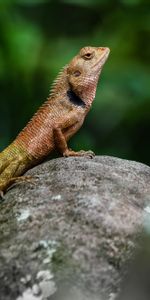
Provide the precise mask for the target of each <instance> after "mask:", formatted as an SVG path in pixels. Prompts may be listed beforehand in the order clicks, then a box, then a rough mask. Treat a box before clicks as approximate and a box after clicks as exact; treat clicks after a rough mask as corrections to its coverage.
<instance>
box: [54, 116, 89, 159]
mask: <svg viewBox="0 0 150 300" xmlns="http://www.w3.org/2000/svg"><path fill="white" fill-rule="evenodd" d="M67 121H68V122H66V124H63V128H62V126H61V124H59V125H57V126H55V127H54V129H53V133H54V140H55V145H56V148H57V149H58V150H59V152H60V153H61V154H62V155H63V156H65V157H68V156H88V157H90V158H93V156H94V153H93V152H92V151H84V150H80V151H78V152H76V151H73V150H72V149H69V148H68V145H67V139H68V138H69V137H70V136H71V135H72V133H73V132H74V131H75V132H76V131H77V130H78V129H79V128H80V127H81V125H82V123H83V121H80V122H79V121H78V120H76V119H75V118H70V119H69V120H67ZM66 129H67V130H66ZM63 130H65V133H64V132H63Z"/></svg>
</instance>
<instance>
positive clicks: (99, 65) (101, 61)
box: [93, 48, 110, 70]
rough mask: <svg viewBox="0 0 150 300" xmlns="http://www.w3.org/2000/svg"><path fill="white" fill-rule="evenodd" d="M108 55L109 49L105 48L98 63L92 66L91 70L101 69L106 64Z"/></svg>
mask: <svg viewBox="0 0 150 300" xmlns="http://www.w3.org/2000/svg"><path fill="white" fill-rule="evenodd" d="M109 53H110V49H109V48H105V51H104V53H103V55H101V57H100V59H99V61H98V62H97V63H96V64H94V66H93V68H96V70H97V68H98V69H101V68H102V67H103V65H104V63H105V62H106V60H107V58H108V56H109Z"/></svg>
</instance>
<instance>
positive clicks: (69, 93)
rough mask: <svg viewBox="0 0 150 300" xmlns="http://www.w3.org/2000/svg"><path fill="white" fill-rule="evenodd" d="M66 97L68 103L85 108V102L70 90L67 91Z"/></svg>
mask: <svg viewBox="0 0 150 300" xmlns="http://www.w3.org/2000/svg"><path fill="white" fill-rule="evenodd" d="M67 97H68V99H69V101H70V102H71V103H72V104H74V105H76V106H81V107H85V106H86V104H85V102H84V101H83V100H82V99H81V98H80V97H79V96H77V95H76V94H75V92H73V91H72V90H71V89H69V90H68V91H67Z"/></svg>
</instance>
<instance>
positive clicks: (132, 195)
mask: <svg viewBox="0 0 150 300" xmlns="http://www.w3.org/2000/svg"><path fill="white" fill-rule="evenodd" d="M28 174H30V175H32V176H36V177H35V181H34V182H35V184H29V183H25V184H19V185H17V186H15V187H14V188H13V189H11V190H9V191H8V193H7V194H6V197H5V198H6V199H5V201H4V202H2V203H1V204H0V209H1V213H0V299H1V300H12V299H13V300H48V299H50V300H60V299H61V300H62V299H65V300H67V299H68V300H69V299H71V300H75V299H77V300H81V299H82V300H85V299H99V300H103V299H107V300H113V299H116V295H117V294H118V292H119V289H120V284H121V281H122V279H123V278H124V275H125V274H126V270H127V267H128V264H129V261H130V259H131V257H132V255H133V253H134V249H135V248H136V247H138V246H137V239H138V238H139V237H140V232H141V230H142V226H143V218H144V215H145V214H149V213H150V208H149V202H150V168H149V167H148V166H146V165H143V164H141V163H137V162H133V161H127V160H123V159H118V158H114V157H107V156H99V157H98V156H97V157H95V158H94V159H88V158H66V159H65V158H57V159H53V160H50V161H47V162H45V163H43V164H41V165H39V166H37V167H35V168H33V169H32V170H30V171H29V172H28ZM91 295H92V296H91ZM91 297H92V298H91Z"/></svg>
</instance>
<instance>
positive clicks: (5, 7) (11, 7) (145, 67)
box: [0, 0, 150, 164]
mask: <svg viewBox="0 0 150 300" xmlns="http://www.w3.org/2000/svg"><path fill="white" fill-rule="evenodd" d="M149 3H150V2H149V0H147V1H144V0H143V1H142V0H120V1H119V0H118V1H115V0H110V1H108V0H62V1H58V0H56V1H50V0H47V1H46V0H16V1H13V0H3V1H2V0H1V1H0V150H2V149H3V148H4V147H6V146H7V145H8V143H10V142H11V141H12V140H13V139H14V138H15V136H16V135H17V133H18V132H19V131H20V130H21V129H22V128H23V127H24V126H25V124H26V122H27V121H28V120H29V119H30V117H31V116H32V114H33V113H34V112H35V111H36V110H37V108H38V107H39V106H40V105H41V104H42V103H43V101H44V100H45V99H46V97H47V95H48V93H49V89H50V85H51V83H52V81H53V79H54V78H55V77H56V75H57V73H58V71H59V69H60V68H61V67H62V66H63V65H65V64H66V63H68V61H69V60H70V59H71V58H72V57H73V56H74V55H75V54H76V53H77V52H78V51H79V49H80V48H81V47H83V46H87V45H91V46H108V47H110V49H111V54H110V57H109V59H108V61H107V63H106V65H105V67H104V69H103V72H102V75H101V79H100V82H99V86H98V90H97V94H96V98H95V101H94V104H93V107H92V110H91V111H90V113H89V114H88V116H87V118H86V121H85V123H84V125H83V127H82V129H81V130H80V131H79V132H78V134H76V136H75V137H73V138H72V140H71V141H70V146H71V147H73V148H74V149H76V150H78V149H91V150H93V151H95V153H96V154H99V155H104V154H105V155H113V156H118V157H121V158H127V159H132V160H137V161H141V162H144V163H147V164H150V139H149V133H150V4H149Z"/></svg>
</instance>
